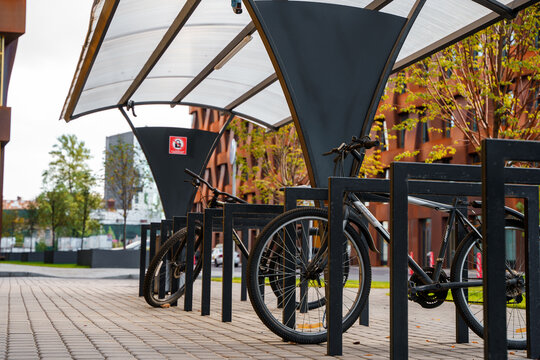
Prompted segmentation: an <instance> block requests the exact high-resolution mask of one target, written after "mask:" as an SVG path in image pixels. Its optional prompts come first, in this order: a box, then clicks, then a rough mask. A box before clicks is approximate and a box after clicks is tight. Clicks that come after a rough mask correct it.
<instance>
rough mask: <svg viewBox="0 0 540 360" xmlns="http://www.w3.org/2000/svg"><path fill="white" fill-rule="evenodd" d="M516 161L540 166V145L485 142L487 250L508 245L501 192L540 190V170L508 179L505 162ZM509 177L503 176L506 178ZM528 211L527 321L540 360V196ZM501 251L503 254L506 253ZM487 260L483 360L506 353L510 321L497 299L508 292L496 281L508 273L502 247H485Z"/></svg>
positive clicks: (530, 352)
mask: <svg viewBox="0 0 540 360" xmlns="http://www.w3.org/2000/svg"><path fill="white" fill-rule="evenodd" d="M508 160H516V161H539V160H540V142H538V141H534V142H532V141H517V140H494V139H491V140H484V141H483V142H482V215H483V217H484V221H483V223H482V232H483V234H484V237H486V238H487V239H488V240H489V243H488V244H491V243H493V244H501V243H502V242H503V241H504V237H503V233H504V232H503V231H502V230H503V228H502V223H503V219H504V213H503V211H502V207H503V206H504V196H503V192H502V189H504V184H505V183H520V184H530V185H540V170H539V169H525V171H522V172H521V173H519V172H517V171H513V172H510V173H509V174H507V173H506V169H504V165H505V162H506V161H508ZM503 174H504V176H503ZM525 209H526V212H525V213H526V218H525V223H526V232H525V233H526V236H527V239H528V241H527V246H526V247H525V255H526V266H525V276H526V277H527V279H528V281H527V289H526V291H527V292H526V304H527V306H526V309H527V310H526V317H527V356H528V357H530V358H538V357H540V325H539V324H538V319H540V285H539V283H540V275H539V274H538V269H539V267H540V264H539V257H540V255H539V244H538V241H531V238H532V239H533V240H534V239H538V238H539V236H538V196H536V197H533V198H529V199H527V200H526V203H525ZM501 249H502V250H501ZM482 255H483V257H484V258H486V259H489V261H487V263H486V266H485V268H484V274H485V277H486V281H485V282H484V293H486V294H487V299H488V301H486V306H485V307H484V318H485V322H486V323H487V324H489V326H486V328H485V329H486V330H485V332H484V334H485V338H486V341H485V344H484V356H485V357H486V358H487V357H488V356H489V355H491V354H498V353H502V352H503V351H505V353H506V349H505V348H504V341H501V340H504V339H505V336H506V334H505V332H504V328H505V320H506V319H504V318H502V317H501V316H500V314H499V312H501V309H502V311H503V312H504V309H505V308H504V306H505V304H504V302H503V301H495V300H494V299H497V297H496V296H495V297H491V296H493V295H494V294H495V295H496V294H500V293H501V292H503V291H504V290H505V289H504V283H503V282H497V279H501V278H504V268H503V267H502V266H501V265H500V264H502V262H500V261H504V259H505V249H504V247H501V246H497V245H495V246H485V247H484V248H483V254H482Z"/></svg>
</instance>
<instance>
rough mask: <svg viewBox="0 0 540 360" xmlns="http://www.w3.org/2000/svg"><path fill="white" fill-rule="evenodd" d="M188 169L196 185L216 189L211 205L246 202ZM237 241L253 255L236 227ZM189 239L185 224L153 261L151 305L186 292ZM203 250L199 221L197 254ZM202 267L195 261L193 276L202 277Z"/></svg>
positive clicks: (147, 280)
mask: <svg viewBox="0 0 540 360" xmlns="http://www.w3.org/2000/svg"><path fill="white" fill-rule="evenodd" d="M185 172H186V173H187V174H188V175H190V176H191V177H192V178H193V180H192V181H191V183H192V185H193V186H194V187H195V188H199V187H200V186H201V184H204V185H206V186H207V187H208V188H209V189H210V191H211V192H212V198H211V199H210V201H209V204H208V206H207V207H208V208H218V207H222V206H223V204H224V203H246V201H245V200H242V199H240V198H238V197H236V196H234V195H231V194H228V193H226V192H223V191H220V190H218V189H216V188H215V187H213V186H212V185H210V184H209V183H208V182H207V181H206V180H204V179H203V178H202V177H200V176H199V175H197V174H195V173H194V172H192V171H190V170H189V169H185ZM220 198H221V199H220ZM233 240H234V242H235V243H236V246H238V248H239V249H240V251H241V253H242V255H243V256H244V260H246V259H247V258H248V256H249V253H248V250H247V249H246V247H245V246H244V244H243V243H242V241H240V238H239V236H238V234H237V233H236V232H235V231H234V230H233ZM186 241H187V227H184V228H182V229H180V230H178V231H177V232H175V233H174V234H173V235H172V236H171V237H170V238H169V239H167V241H166V242H165V243H164V244H163V245H162V246H161V247H160V248H159V250H158V251H157V253H156V255H155V256H154V257H153V258H152V260H151V261H150V264H149V265H148V270H147V272H146V275H145V277H144V283H143V294H144V299H145V300H146V302H147V303H148V304H149V305H151V306H153V307H162V306H166V305H167V304H169V305H170V304H171V303H173V302H175V301H177V300H178V299H179V298H180V297H181V296H182V295H183V294H184V291H185V271H186V263H187V262H186ZM201 249H202V225H201V224H196V227H195V240H194V252H195V253H197V251H199V253H202V251H201ZM201 269H202V261H194V262H193V279H196V278H197V277H198V276H199V274H200V272H201Z"/></svg>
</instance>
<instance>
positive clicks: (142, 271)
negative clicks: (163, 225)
mask: <svg viewBox="0 0 540 360" xmlns="http://www.w3.org/2000/svg"><path fill="white" fill-rule="evenodd" d="M148 230H150V225H149V224H144V225H141V250H140V255H141V256H140V260H139V296H144V293H143V284H144V275H145V273H146V237H147V235H148V234H147V233H148Z"/></svg>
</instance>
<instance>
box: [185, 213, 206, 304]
mask: <svg viewBox="0 0 540 360" xmlns="http://www.w3.org/2000/svg"><path fill="white" fill-rule="evenodd" d="M203 221H204V215H203V214H202V213H196V212H190V213H188V215H187V224H186V226H187V237H186V275H185V285H184V286H185V290H184V311H192V310H193V281H194V279H193V257H194V256H195V251H194V246H195V228H196V224H197V223H200V224H202V223H203ZM198 261H202V253H201V254H199V259H198Z"/></svg>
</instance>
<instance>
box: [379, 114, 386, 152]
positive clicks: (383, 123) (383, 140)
mask: <svg viewBox="0 0 540 360" xmlns="http://www.w3.org/2000/svg"><path fill="white" fill-rule="evenodd" d="M378 123H379V128H380V130H378V131H377V136H378V138H379V142H380V143H381V145H380V146H381V148H382V149H384V148H385V147H386V139H387V130H386V121H384V120H379V121H378Z"/></svg>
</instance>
